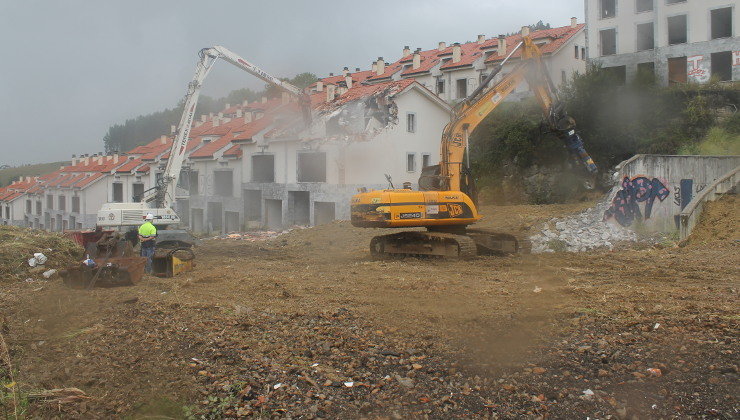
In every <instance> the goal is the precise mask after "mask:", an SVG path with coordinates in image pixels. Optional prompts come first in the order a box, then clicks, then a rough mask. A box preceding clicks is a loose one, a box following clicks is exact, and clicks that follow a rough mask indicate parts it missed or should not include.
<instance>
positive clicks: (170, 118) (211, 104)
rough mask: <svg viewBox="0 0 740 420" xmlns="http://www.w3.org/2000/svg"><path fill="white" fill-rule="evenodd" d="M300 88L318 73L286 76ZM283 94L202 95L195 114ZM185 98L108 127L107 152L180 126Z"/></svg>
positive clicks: (267, 88) (266, 90)
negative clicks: (162, 109) (217, 96)
mask: <svg viewBox="0 0 740 420" xmlns="http://www.w3.org/2000/svg"><path fill="white" fill-rule="evenodd" d="M282 80H285V81H288V82H290V83H292V84H293V85H295V86H298V87H300V88H303V87H306V86H308V85H310V84H311V83H313V82H315V81H316V80H317V79H316V76H315V75H314V74H312V73H300V74H298V75H296V76H295V77H293V78H292V79H290V78H283V79H282ZM279 94H280V92H279V90H278V89H276V88H275V87H274V86H271V85H266V86H265V88H264V90H263V91H261V92H255V91H253V90H251V89H247V88H244V89H238V90H234V91H231V92H230V93H229V94H228V95H227V96H225V97H223V98H219V99H213V98H211V97H209V96H205V95H201V96H200V98H199V100H198V107H197V108H196V115H201V114H208V113H210V112H213V113H216V112H220V111H221V110H223V109H224V106H225V105H226V104H231V105H235V104H238V103H241V102H243V101H244V100H248V101H250V102H251V101H255V100H257V99H259V98H260V97H261V96H263V95H264V96H267V97H276V96H278V95H279ZM182 105H183V104H182V101H180V103H179V104H178V105H177V106H176V107H174V108H170V109H165V110H164V111H158V112H154V113H152V114H148V115H139V116H138V117H136V118H132V119H129V120H126V122H124V123H122V124H115V125H113V126H112V127H110V128H109V129H108V132H107V133H106V134H105V136H104V137H103V144H104V145H105V150H106V151H107V152H112V151H128V150H131V149H133V148H134V147H136V146H139V145H142V144H146V143H148V142H150V141H152V140H153V139H154V138H156V137H157V136H160V135H162V134H166V133H169V132H170V126H172V125H177V123H178V122H179V121H180V117H181V116H182Z"/></svg>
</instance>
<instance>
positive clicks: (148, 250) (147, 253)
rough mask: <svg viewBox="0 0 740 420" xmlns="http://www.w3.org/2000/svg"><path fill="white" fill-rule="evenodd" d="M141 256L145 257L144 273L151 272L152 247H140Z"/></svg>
mask: <svg viewBox="0 0 740 420" xmlns="http://www.w3.org/2000/svg"><path fill="white" fill-rule="evenodd" d="M141 256H142V257H146V273H147V274H152V257H153V256H154V247H141Z"/></svg>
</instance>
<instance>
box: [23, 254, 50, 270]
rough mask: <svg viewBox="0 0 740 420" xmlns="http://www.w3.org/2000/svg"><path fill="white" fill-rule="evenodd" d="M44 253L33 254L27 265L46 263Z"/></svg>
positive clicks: (34, 265)
mask: <svg viewBox="0 0 740 420" xmlns="http://www.w3.org/2000/svg"><path fill="white" fill-rule="evenodd" d="M46 260H47V258H46V255H44V254H42V253H40V252H37V253H35V254H33V257H32V258H30V259H29V260H28V265H30V266H31V267H36V266H37V265H44V264H45V263H46Z"/></svg>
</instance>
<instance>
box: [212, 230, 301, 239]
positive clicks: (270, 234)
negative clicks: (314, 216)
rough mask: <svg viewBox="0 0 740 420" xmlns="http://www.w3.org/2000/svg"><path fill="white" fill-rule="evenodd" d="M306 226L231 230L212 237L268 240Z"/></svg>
mask: <svg viewBox="0 0 740 420" xmlns="http://www.w3.org/2000/svg"><path fill="white" fill-rule="evenodd" d="M305 228H306V227H305V226H293V227H292V228H290V229H286V230H280V231H274V230H253V231H249V232H229V233H226V234H223V235H216V236H214V237H212V238H210V239H234V240H241V241H250V242H257V241H266V240H268V239H273V238H277V237H278V236H280V235H284V234H286V233H288V232H290V231H292V230H294V229H305Z"/></svg>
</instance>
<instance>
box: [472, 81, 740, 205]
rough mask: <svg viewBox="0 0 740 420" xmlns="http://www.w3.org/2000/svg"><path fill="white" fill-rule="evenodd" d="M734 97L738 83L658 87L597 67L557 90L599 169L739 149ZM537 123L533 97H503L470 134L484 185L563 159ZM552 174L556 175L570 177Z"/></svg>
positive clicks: (739, 122) (475, 164)
mask: <svg viewBox="0 0 740 420" xmlns="http://www.w3.org/2000/svg"><path fill="white" fill-rule="evenodd" d="M739 97H740V87H739V86H738V85H737V84H719V83H710V84H707V85H701V86H697V85H682V86H672V87H660V86H656V85H655V84H654V83H652V81H651V80H649V79H646V78H642V77H639V78H638V79H637V80H636V81H635V82H633V83H632V84H628V85H622V84H621V83H619V81H618V80H617V79H615V78H614V77H613V76H612V74H610V73H609V72H607V71H604V70H602V69H599V68H595V67H594V68H590V69H589V70H588V71H587V72H586V74H583V75H575V76H574V77H573V79H572V80H570V81H569V83H567V85H566V86H565V87H564V88H563V90H562V92H561V99H562V100H563V101H564V102H565V103H566V108H567V110H568V112H569V114H570V115H571V116H572V117H573V118H575V120H576V121H577V122H578V130H579V133H580V134H581V136H582V137H583V139H584V141H585V142H586V148H587V150H588V151H589V153H590V154H591V155H592V157H593V158H594V160H595V161H596V163H597V164H598V165H599V167H600V169H601V171H602V172H603V173H607V172H609V171H610V170H611V168H613V167H614V166H615V165H616V164H617V163H619V162H621V161H623V160H625V159H627V158H629V157H631V156H633V155H634V154H637V153H660V154H738V153H740V115H739V114H738V113H736V112H735V111H736V106H737V103H738V98H739ZM540 122H541V111H540V109H539V106H538V105H537V103H536V102H535V101H534V100H533V99H530V100H525V101H522V102H507V103H504V104H503V105H502V106H500V107H499V109H497V110H496V111H495V112H493V113H492V114H491V115H489V116H488V118H487V119H486V120H485V121H484V123H483V124H482V125H481V126H480V127H479V128H478V129H477V130H476V131H475V132H474V133H473V135H472V136H471V163H472V167H473V170H474V172H475V174H476V176H477V177H478V178H479V179H480V180H481V181H482V183H483V184H484V185H486V184H487V185H492V184H497V183H500V180H501V179H512V178H517V177H519V178H521V177H522V176H525V175H526V174H527V173H531V172H533V171H532V169H533V168H534V169H536V170H542V169H543V168H546V167H548V166H552V167H561V166H562V163H563V162H567V161H568V156H567V153H566V151H565V150H564V148H563V146H562V144H561V143H560V141H559V140H558V139H557V138H555V137H554V136H552V135H551V134H547V133H545V132H544V130H543V129H542V128H541V126H540ZM555 172H557V174H556V175H554V176H556V177H573V176H574V173H573V172H570V173H566V172H567V171H566V172H563V171H559V170H558V171H555ZM555 184H557V183H555ZM563 198H564V197H556V198H555V199H556V200H560V199H563ZM530 201H533V200H531V197H530ZM534 201H538V200H534ZM545 201H549V200H545Z"/></svg>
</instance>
